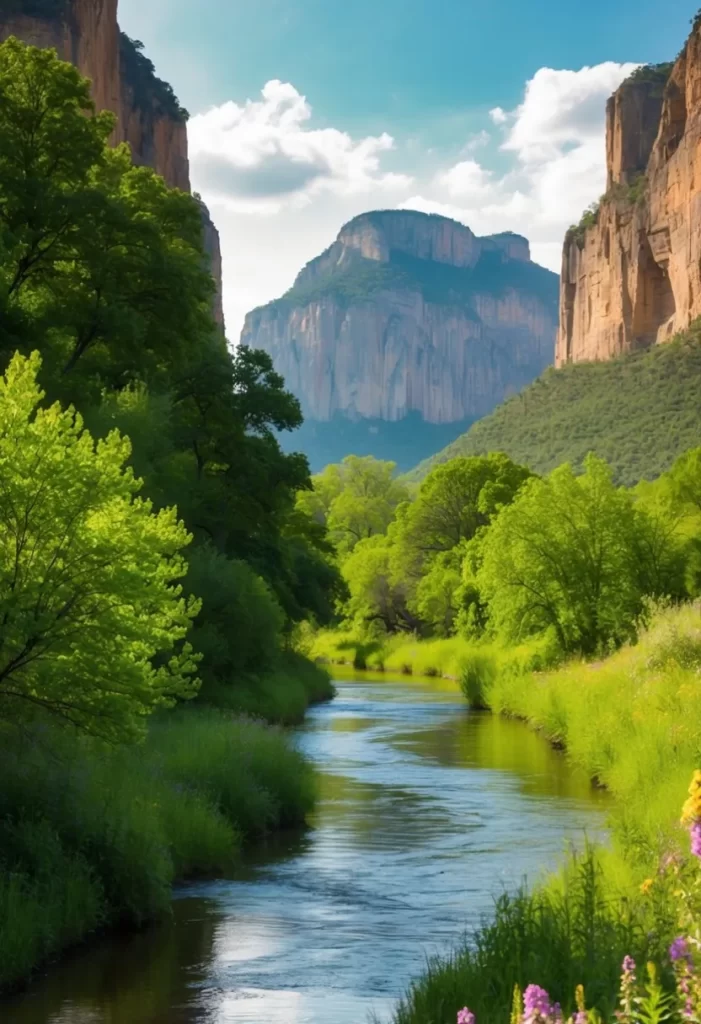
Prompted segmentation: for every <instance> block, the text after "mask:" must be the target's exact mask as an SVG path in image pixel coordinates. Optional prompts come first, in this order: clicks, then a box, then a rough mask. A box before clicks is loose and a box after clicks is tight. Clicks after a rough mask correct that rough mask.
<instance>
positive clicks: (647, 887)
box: [640, 878, 652, 896]
mask: <svg viewBox="0 0 701 1024" xmlns="http://www.w3.org/2000/svg"><path fill="white" fill-rule="evenodd" d="M650 889H652V879H651V878H646V879H645V881H644V882H643V884H642V885H641V886H640V891H641V893H642V894H643V895H644V896H647V894H648V893H649V892H650Z"/></svg>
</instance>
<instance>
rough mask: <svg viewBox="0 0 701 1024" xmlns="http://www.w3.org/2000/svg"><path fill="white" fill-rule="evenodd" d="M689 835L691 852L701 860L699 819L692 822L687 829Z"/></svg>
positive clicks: (700, 826)
mask: <svg viewBox="0 0 701 1024" xmlns="http://www.w3.org/2000/svg"><path fill="white" fill-rule="evenodd" d="M689 835H690V837H691V852H692V853H693V855H694V857H698V858H699V859H700V860H701V820H700V821H695V822H694V824H693V825H692V826H691V828H690V829H689Z"/></svg>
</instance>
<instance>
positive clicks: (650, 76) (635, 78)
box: [619, 60, 674, 88]
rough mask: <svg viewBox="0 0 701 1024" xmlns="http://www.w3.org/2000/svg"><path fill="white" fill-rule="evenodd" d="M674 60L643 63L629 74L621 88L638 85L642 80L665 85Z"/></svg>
mask: <svg viewBox="0 0 701 1024" xmlns="http://www.w3.org/2000/svg"><path fill="white" fill-rule="evenodd" d="M673 67H674V61H673V60H670V61H665V62H664V63H662V64H641V65H640V67H639V68H636V69H635V71H633V72H632V74H630V75H628V77H627V78H626V79H624V81H623V82H622V83H621V85H620V86H619V88H623V87H624V86H627V85H637V84H638V83H640V82H651V83H653V84H659V85H660V86H664V85H665V84H666V82H667V80H668V79H669V76H670V75H671V73H672V68H673Z"/></svg>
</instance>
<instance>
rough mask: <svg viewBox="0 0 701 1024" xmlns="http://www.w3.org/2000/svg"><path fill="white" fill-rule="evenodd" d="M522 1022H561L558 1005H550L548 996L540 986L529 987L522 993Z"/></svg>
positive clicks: (525, 1023)
mask: <svg viewBox="0 0 701 1024" xmlns="http://www.w3.org/2000/svg"><path fill="white" fill-rule="evenodd" d="M523 1020H524V1024H535V1022H536V1021H538V1022H544V1021H547V1022H553V1021H561V1020H562V1010H561V1008H560V1004H559V1003H551V1002H550V996H549V994H548V993H547V992H546V991H545V989H544V988H541V987H540V985H529V986H528V988H527V989H526V991H525V992H524V993H523Z"/></svg>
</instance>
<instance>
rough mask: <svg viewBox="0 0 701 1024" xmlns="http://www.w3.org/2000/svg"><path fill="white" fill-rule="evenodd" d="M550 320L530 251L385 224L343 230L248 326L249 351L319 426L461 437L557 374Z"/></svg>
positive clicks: (434, 226)
mask: <svg viewBox="0 0 701 1024" xmlns="http://www.w3.org/2000/svg"><path fill="white" fill-rule="evenodd" d="M556 317H557V278H556V276H555V275H554V274H551V273H550V272H549V271H547V270H544V269H543V268H542V267H539V266H537V265H536V264H534V263H532V262H531V261H530V252H529V247H528V242H527V240H526V239H525V238H522V237H520V236H518V235H513V234H510V233H506V234H503V235H496V236H492V237H488V238H478V237H477V236H476V235H474V234H473V232H472V231H470V229H469V228H467V227H465V226H464V225H462V224H458V223H456V222H455V221H452V220H449V219H447V218H445V217H437V216H427V215H426V214H422V213H416V212H413V211H385V212H379V213H371V214H364V215H362V216H360V217H357V218H355V219H354V220H352V221H351V222H350V223H349V224H347V225H345V227H343V228H342V230H341V232H340V234H339V236H338V238H337V239H336V241H335V242H334V243H333V245H332V246H331V247H330V248H329V249H327V250H326V252H324V253H323V254H322V255H321V256H319V257H318V258H317V259H315V260H313V261H312V262H311V263H310V264H308V265H307V266H306V267H305V268H304V269H303V270H302V271H301V272H300V274H299V275H298V277H297V280H296V281H295V284H294V286H293V288H292V289H291V290H290V291H289V292H288V293H287V294H286V295H285V296H283V297H282V299H280V300H278V301H277V302H273V303H270V304H269V305H267V306H264V307H262V308H260V309H257V310H254V311H253V312H252V313H249V315H248V317H247V318H246V323H245V326H244V329H243V333H242V336H241V341H242V343H243V344H247V345H251V346H252V347H255V348H262V349H264V350H265V351H267V352H268V353H270V355H271V356H272V358H273V361H274V363H275V368H276V369H277V370H278V372H280V373H281V374H282V375H283V376H284V378H285V382H286V384H287V386H288V387H289V388H290V390H291V391H292V392H293V393H294V394H296V395H297V396H298V397H299V398H300V400H301V403H302V407H303V410H304V412H305V414H306V415H307V416H308V417H310V418H311V419H313V420H316V421H328V420H331V419H332V418H334V417H336V416H338V415H339V414H340V415H342V416H345V417H348V418H356V419H357V418H364V419H372V418H378V419H381V420H383V421H397V420H401V419H403V418H404V417H406V416H408V415H410V414H411V413H418V414H419V415H420V416H421V418H422V419H423V420H424V421H426V422H428V423H434V424H438V423H452V422H455V423H457V422H464V421H465V420H470V419H474V418H476V417H477V416H482V415H484V414H485V413H486V412H489V411H490V410H491V409H492V408H494V406H495V405H496V404H497V403H498V402H500V401H502V399H503V398H504V397H505V396H506V395H508V394H511V393H513V392H515V391H518V390H519V389H520V388H521V387H522V386H523V385H524V384H527V383H529V382H530V381H531V380H533V379H534V378H535V377H536V376H538V374H539V373H540V372H541V371H542V370H543V369H544V368H545V367H546V366H547V365H548V364H549V363H550V362H552V358H553V348H554V342H555V330H556Z"/></svg>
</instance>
